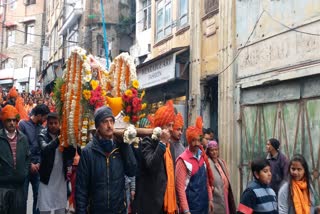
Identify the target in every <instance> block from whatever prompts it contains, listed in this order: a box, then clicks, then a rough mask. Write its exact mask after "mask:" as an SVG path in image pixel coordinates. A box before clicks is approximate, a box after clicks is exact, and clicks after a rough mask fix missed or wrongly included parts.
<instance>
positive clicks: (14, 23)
mask: <svg viewBox="0 0 320 214" xmlns="http://www.w3.org/2000/svg"><path fill="white" fill-rule="evenodd" d="M4 25H5V26H6V27H14V26H16V25H18V23H17V22H11V21H6V22H5V24H4Z"/></svg>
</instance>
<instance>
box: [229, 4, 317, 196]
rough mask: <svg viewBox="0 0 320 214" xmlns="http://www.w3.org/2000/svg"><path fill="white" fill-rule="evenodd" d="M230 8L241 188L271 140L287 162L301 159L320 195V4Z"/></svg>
mask: <svg viewBox="0 0 320 214" xmlns="http://www.w3.org/2000/svg"><path fill="white" fill-rule="evenodd" d="M234 8H235V9H236V13H235V14H236V16H235V17H236V33H235V34H234V36H235V37H234V39H235V41H236V46H234V47H236V48H237V50H236V51H237V53H238V54H237V55H238V58H237V60H236V64H235V65H236V66H234V67H233V69H234V70H233V71H234V74H235V76H234V79H235V81H236V82H235V85H234V87H233V88H235V93H234V94H235V97H234V101H235V102H234V103H236V109H237V110H236V111H235V112H237V113H236V114H235V121H237V122H236V123H234V125H236V126H238V129H239V132H238V135H237V137H236V138H235V142H234V146H233V148H236V146H235V145H236V144H238V145H241V147H238V148H240V151H241V152H240V154H241V156H240V158H239V162H238V163H240V165H239V167H240V169H241V172H242V173H241V174H240V175H241V181H242V182H241V183H240V184H241V186H240V187H241V189H243V188H244V187H245V185H246V182H247V178H248V177H249V176H248V175H249V173H250V170H249V169H248V168H249V167H248V166H249V163H250V162H251V160H252V159H253V158H255V157H257V156H261V154H263V153H264V151H265V144H266V140H267V139H269V138H271V137H275V138H278V139H279V140H280V142H281V148H280V149H281V151H282V152H283V153H284V154H286V155H287V157H289V158H291V157H292V155H293V154H295V153H300V154H303V155H304V157H305V158H306V160H307V162H308V165H309V171H310V176H311V181H312V184H313V185H314V186H315V189H316V190H317V192H320V185H319V184H320V180H319V170H320V168H319V154H320V153H319V151H320V147H319V139H320V138H319V137H320V135H319V127H320V120H319V114H320V108H319V107H320V87H319V82H320V60H319V59H320V53H319V51H318V47H319V45H320V39H319V36H320V21H319V20H320V15H319V10H320V2H319V1H312V0H305V1H303V2H301V1H234ZM230 23H231V22H230ZM229 29H231V27H230V25H229ZM229 126H231V124H230V125H229ZM225 128H226V129H229V128H228V127H225Z"/></svg>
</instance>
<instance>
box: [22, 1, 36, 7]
mask: <svg viewBox="0 0 320 214" xmlns="http://www.w3.org/2000/svg"><path fill="white" fill-rule="evenodd" d="M35 3H36V0H24V4H25V5H27V6H28V5H30V4H35Z"/></svg>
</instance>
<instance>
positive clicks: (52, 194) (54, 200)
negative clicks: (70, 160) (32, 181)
mask: <svg viewBox="0 0 320 214" xmlns="http://www.w3.org/2000/svg"><path fill="white" fill-rule="evenodd" d="M37 207H38V208H39V210H40V211H53V210H58V209H63V208H66V207H67V182H66V180H65V178H64V174H63V158H62V153H61V152H60V151H59V148H57V149H56V153H55V158H54V164H53V169H52V172H51V175H50V179H49V183H48V185H46V184H44V183H42V182H40V185H39V192H38V204H37Z"/></svg>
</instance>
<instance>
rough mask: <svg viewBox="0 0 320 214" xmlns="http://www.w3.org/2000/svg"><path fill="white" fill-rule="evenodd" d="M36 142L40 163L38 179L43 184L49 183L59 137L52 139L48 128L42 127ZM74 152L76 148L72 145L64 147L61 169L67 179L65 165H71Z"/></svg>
mask: <svg viewBox="0 0 320 214" xmlns="http://www.w3.org/2000/svg"><path fill="white" fill-rule="evenodd" d="M38 143H39V147H40V149H41V164H40V169H39V174H40V181H41V182H42V183H44V184H48V183H49V179H50V175H51V172H52V169H53V163H54V158H55V153H56V149H57V147H58V146H59V139H58V138H56V139H52V137H51V136H50V134H49V132H48V129H47V128H45V129H42V130H41V131H40V133H39V135H38ZM75 154H76V149H75V148H73V147H72V146H69V147H68V148H64V150H63V153H62V156H63V168H62V169H61V170H62V172H63V173H64V176H65V178H66V179H67V167H68V166H71V165H72V162H73V157H74V155H75Z"/></svg>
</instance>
